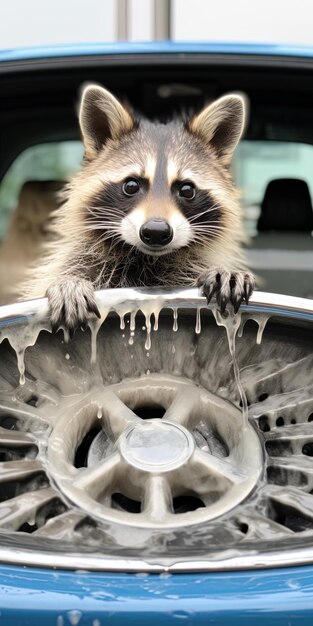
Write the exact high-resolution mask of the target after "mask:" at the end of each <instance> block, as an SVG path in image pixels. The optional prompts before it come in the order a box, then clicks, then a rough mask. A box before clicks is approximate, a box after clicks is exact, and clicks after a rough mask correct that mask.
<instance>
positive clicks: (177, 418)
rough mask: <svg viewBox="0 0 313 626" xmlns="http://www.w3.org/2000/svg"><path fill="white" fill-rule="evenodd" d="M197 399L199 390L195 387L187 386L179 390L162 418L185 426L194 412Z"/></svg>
mask: <svg viewBox="0 0 313 626" xmlns="http://www.w3.org/2000/svg"><path fill="white" fill-rule="evenodd" d="M198 400H199V392H198V390H197V388H196V387H192V386H188V387H187V388H186V389H184V390H183V391H179V392H178V393H177V394H176V396H175V398H174V400H173V402H172V403H171V405H170V406H169V408H168V409H167V411H166V413H165V414H164V415H163V419H164V420H168V421H169V422H177V423H178V424H180V425H181V426H187V425H188V422H189V420H190V418H191V416H192V414H193V413H194V411H195V409H196V407H197V404H198Z"/></svg>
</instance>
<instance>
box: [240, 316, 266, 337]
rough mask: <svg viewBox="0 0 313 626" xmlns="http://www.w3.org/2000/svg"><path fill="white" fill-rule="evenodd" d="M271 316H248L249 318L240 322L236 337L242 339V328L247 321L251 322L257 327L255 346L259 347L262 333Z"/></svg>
mask: <svg viewBox="0 0 313 626" xmlns="http://www.w3.org/2000/svg"><path fill="white" fill-rule="evenodd" d="M270 317H271V316H270V315H267V314H266V313H263V314H259V315H258V316H253V315H249V317H246V318H245V319H243V320H242V321H241V324H240V327H239V329H238V332H237V335H238V337H242V335H243V331H244V327H245V325H246V323H247V321H248V320H253V321H254V322H255V323H256V324H257V325H258V331H257V335H256V344H257V345H260V344H261V342H262V337H263V333H264V330H265V327H266V324H267V322H268V320H269V318H270Z"/></svg>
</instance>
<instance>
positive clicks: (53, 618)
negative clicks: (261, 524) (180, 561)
mask: <svg viewBox="0 0 313 626" xmlns="http://www.w3.org/2000/svg"><path fill="white" fill-rule="evenodd" d="M0 595H1V602H0V606H1V623H2V624H3V623H4V624H5V626H19V625H20V624H23V626H24V625H26V624H27V625H29V626H42V624H45V626H68V625H69V624H71V625H75V624H77V625H79V626H100V625H101V626H102V625H104V624H110V626H119V625H120V624H126V623H127V624H128V626H147V624H149V625H150V626H170V625H171V624H176V625H177V624H181V623H182V624H184V623H185V624H186V623H187V624H189V625H190V626H207V625H208V624H216V625H218V626H237V624H238V626H239V625H240V626H251V625H252V624H253V626H264V624H265V623H267V624H272V625H275V626H287V625H288V626H312V607H313V573H312V569H311V568H308V567H299V568H297V567H296V568H291V569H287V570H279V569H274V570H270V571H269V570H267V571H258V572H236V573H235V572H231V573H223V574H203V573H201V574H191V575H190V574H179V575H170V574H166V573H164V574H161V575H157V574H152V575H148V574H146V573H144V572H142V573H138V574H126V573H125V574H112V573H106V574H104V573H88V572H81V571H78V572H66V571H62V570H61V571H60V570H58V571H53V570H51V571H49V570H40V569H33V568H25V569H22V568H18V567H9V566H2V567H1V569H0Z"/></svg>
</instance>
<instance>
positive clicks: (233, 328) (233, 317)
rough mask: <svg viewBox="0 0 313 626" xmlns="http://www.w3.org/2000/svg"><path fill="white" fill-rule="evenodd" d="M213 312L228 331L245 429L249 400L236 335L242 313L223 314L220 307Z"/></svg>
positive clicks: (219, 323)
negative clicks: (243, 380) (239, 361)
mask: <svg viewBox="0 0 313 626" xmlns="http://www.w3.org/2000/svg"><path fill="white" fill-rule="evenodd" d="M212 313H213V315H214V318H215V321H216V323H217V325H218V326H224V328H225V330H226V333H227V340H228V347H229V352H230V355H231V358H232V363H233V370H234V376H235V381H236V385H237V388H238V391H239V395H240V399H241V404H242V418H243V428H244V429H245V428H247V427H248V402H247V396H246V393H245V390H244V388H243V386H242V383H241V380H240V372H239V367H238V363H237V359H236V335H237V332H238V330H239V328H240V325H241V313H240V311H239V312H238V313H236V314H235V313H233V311H230V310H226V311H225V313H224V315H222V314H221V313H220V311H219V310H218V309H212Z"/></svg>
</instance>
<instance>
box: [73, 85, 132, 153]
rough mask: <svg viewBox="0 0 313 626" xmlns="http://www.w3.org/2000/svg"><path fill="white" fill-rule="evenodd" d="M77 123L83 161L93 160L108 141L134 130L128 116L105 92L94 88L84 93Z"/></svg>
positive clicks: (96, 87) (91, 86) (89, 88)
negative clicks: (80, 132) (83, 152)
mask: <svg viewBox="0 0 313 626" xmlns="http://www.w3.org/2000/svg"><path fill="white" fill-rule="evenodd" d="M79 123H80V128H81V131H82V135H83V141H84V146H85V157H86V159H87V160H92V159H94V158H95V157H96V156H97V154H98V153H99V151H100V150H101V148H103V146H104V145H105V143H106V142H107V140H108V139H119V137H121V136H122V135H124V134H125V133H128V132H129V131H130V130H132V128H133V127H134V120H133V118H132V116H131V115H130V113H128V111H127V110H126V109H125V108H124V107H123V106H122V104H121V103H120V102H119V101H118V100H117V99H116V98H114V96H113V95H112V94H111V93H110V92H109V91H107V90H106V89H103V87H99V86H98V85H89V86H88V87H86V89H85V90H84V92H83V95H82V100H81V105H80V112H79Z"/></svg>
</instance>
